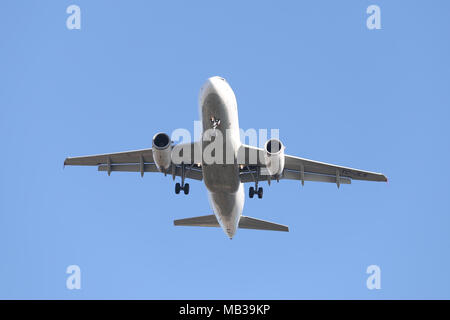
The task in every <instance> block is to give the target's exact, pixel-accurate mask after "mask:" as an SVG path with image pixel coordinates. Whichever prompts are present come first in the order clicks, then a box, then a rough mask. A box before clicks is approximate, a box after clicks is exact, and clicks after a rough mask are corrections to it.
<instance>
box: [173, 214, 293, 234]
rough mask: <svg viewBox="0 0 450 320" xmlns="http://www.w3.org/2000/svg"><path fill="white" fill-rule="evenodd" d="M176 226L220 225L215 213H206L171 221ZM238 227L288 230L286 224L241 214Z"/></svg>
mask: <svg viewBox="0 0 450 320" xmlns="http://www.w3.org/2000/svg"><path fill="white" fill-rule="evenodd" d="M173 224H174V225H176V226H189V227H220V225H219V223H218V222H217V218H216V216H215V215H213V214H211V215H207V216H200V217H193V218H186V219H179V220H175V221H174V222H173ZM239 228H241V229H254V230H272V231H285V232H288V231H289V228H288V227H287V226H284V225H281V224H277V223H273V222H268V221H264V220H259V219H255V218H250V217H245V216H241V219H240V220H239Z"/></svg>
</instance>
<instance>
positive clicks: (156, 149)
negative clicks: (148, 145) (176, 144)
mask: <svg viewBox="0 0 450 320" xmlns="http://www.w3.org/2000/svg"><path fill="white" fill-rule="evenodd" d="M152 147H153V159H154V160H155V164H156V167H157V168H158V169H159V171H167V169H169V167H170V165H171V163H172V146H171V141H170V138H169V136H168V135H167V134H165V133H163V132H160V133H157V134H155V136H154V137H153V141H152Z"/></svg>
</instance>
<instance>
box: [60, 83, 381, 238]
mask: <svg viewBox="0 0 450 320" xmlns="http://www.w3.org/2000/svg"><path fill="white" fill-rule="evenodd" d="M199 108H200V118H201V120H202V129H203V135H202V137H203V138H202V139H201V141H198V142H192V143H183V144H178V145H174V144H173V142H172V141H171V139H170V138H169V136H168V135H167V134H165V133H157V134H156V135H155V136H154V137H153V143H152V148H151V149H142V150H135V151H125V152H119V153H109V154H101V155H93V156H84V157H73V158H67V159H66V160H65V161H64V165H81V166H98V170H99V171H106V172H108V175H109V174H111V172H112V171H126V172H140V174H141V176H143V175H144V172H162V173H164V174H165V175H166V174H170V175H172V177H173V179H174V180H175V177H176V176H178V177H181V184H180V183H176V184H175V193H177V194H178V193H180V191H181V190H183V191H184V193H185V194H188V193H189V184H188V183H185V180H186V179H194V180H203V181H204V183H205V186H206V188H207V190H208V194H209V199H210V203H211V206H212V208H213V211H214V215H207V216H200V217H194V218H187V219H180V220H175V221H174V225H176V226H202V227H222V229H223V230H224V232H225V234H226V235H228V237H229V238H230V239H231V238H233V236H234V234H235V233H236V230H237V229H238V228H244V229H258V230H273V231H289V229H288V227H287V226H284V225H280V224H276V223H272V222H268V221H263V220H259V219H255V218H251V217H246V216H243V215H242V211H243V207H244V200H245V194H244V183H247V182H250V183H254V187H253V186H251V187H250V188H249V197H250V198H253V196H254V195H255V194H256V195H257V196H258V198H262V196H263V188H262V187H258V183H259V182H261V181H267V182H268V183H269V185H270V182H271V181H273V180H276V181H277V182H278V181H279V180H283V179H289V180H299V181H301V183H302V185H303V184H304V182H305V181H319V182H331V183H336V184H337V187H338V188H339V186H340V185H341V184H350V183H351V180H352V179H355V180H367V181H385V182H387V178H386V177H385V176H384V175H383V174H380V173H374V172H368V171H362V170H357V169H352V168H347V167H341V166H337V165H333V164H328V163H323V162H318V161H313V160H308V159H304V158H299V157H295V156H290V155H287V154H286V155H285V154H284V146H283V144H282V143H281V141H280V140H278V139H274V138H272V139H270V140H268V141H267V142H266V143H265V145H264V148H257V147H253V146H249V145H245V144H242V143H241V139H240V129H239V121H238V111H237V103H236V97H235V95H234V92H233V90H232V89H231V87H230V86H229V84H228V83H227V81H226V80H225V79H223V78H221V77H212V78H209V79H208V80H207V81H206V83H205V84H204V85H203V86H202V88H201V90H200V95H199ZM208 135H209V138H206V139H205V137H206V136H208ZM217 136H222V137H226V138H225V139H221V140H220V139H217ZM207 140H208V141H207ZM209 141H211V142H209ZM213 141H214V142H217V143H221V145H220V148H217V149H216V150H215V151H214V152H210V156H209V159H208V157H207V156H206V151H208V150H209V151H211V144H212V143H213ZM216 146H217V145H216ZM222 147H223V153H222V154H220V150H222V149H221V148H222ZM215 153H217V157H216V154H215ZM211 159H212V161H211Z"/></svg>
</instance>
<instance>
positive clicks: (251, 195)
mask: <svg viewBox="0 0 450 320" xmlns="http://www.w3.org/2000/svg"><path fill="white" fill-rule="evenodd" d="M254 195H255V188H253V187H250V188H249V189H248V196H249V197H250V198H253V196H254Z"/></svg>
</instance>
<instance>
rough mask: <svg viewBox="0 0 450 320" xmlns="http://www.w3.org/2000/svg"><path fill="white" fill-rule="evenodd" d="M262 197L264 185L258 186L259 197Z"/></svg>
mask: <svg viewBox="0 0 450 320" xmlns="http://www.w3.org/2000/svg"><path fill="white" fill-rule="evenodd" d="M262 197H263V188H262V187H259V188H258V198H259V199H262Z"/></svg>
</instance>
